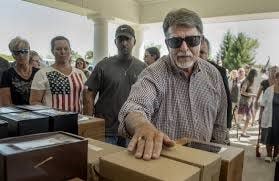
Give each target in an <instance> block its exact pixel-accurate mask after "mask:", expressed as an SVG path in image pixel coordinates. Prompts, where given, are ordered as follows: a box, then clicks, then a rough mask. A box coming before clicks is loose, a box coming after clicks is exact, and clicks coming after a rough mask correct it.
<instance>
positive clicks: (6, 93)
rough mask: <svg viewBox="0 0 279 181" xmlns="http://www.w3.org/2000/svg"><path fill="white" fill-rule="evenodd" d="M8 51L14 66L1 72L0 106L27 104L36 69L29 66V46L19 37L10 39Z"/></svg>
mask: <svg viewBox="0 0 279 181" xmlns="http://www.w3.org/2000/svg"><path fill="white" fill-rule="evenodd" d="M9 49H10V51H11V53H12V56H13V58H14V59H15V66H14V67H11V68H9V69H8V70H6V71H5V72H3V76H2V81H1V85H0V95H1V96H0V106H7V105H11V104H14V105H25V104H29V96H30V88H31V83H32V80H33V78H34V75H35V73H36V72H37V71H38V69H37V68H32V66H31V65H30V64H29V56H30V45H29V43H28V41H27V40H25V39H22V38H21V37H16V38H14V39H12V40H11V41H10V43H9Z"/></svg>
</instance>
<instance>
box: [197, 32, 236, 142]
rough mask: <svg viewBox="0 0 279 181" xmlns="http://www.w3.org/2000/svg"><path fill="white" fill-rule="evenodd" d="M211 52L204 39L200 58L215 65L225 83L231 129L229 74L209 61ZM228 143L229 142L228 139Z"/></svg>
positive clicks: (228, 123)
mask: <svg viewBox="0 0 279 181" xmlns="http://www.w3.org/2000/svg"><path fill="white" fill-rule="evenodd" d="M209 51H210V43H209V41H208V39H207V38H205V37H204V38H203V41H202V42H201V48H200V58H202V59H204V60H207V61H208V62H210V63H211V64H212V65H214V66H215V67H216V68H217V69H218V71H219V72H220V74H221V76H222V79H223V83H224V86H225V90H226V94H227V102H228V109H227V128H231V125H232V101H231V96H230V89H229V83H228V77H227V72H226V69H225V68H223V67H221V66H219V65H217V64H215V63H214V62H212V61H209V59H208V57H209ZM226 141H228V143H229V140H228V139H227V140H226Z"/></svg>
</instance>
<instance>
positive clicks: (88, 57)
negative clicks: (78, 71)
mask: <svg viewBox="0 0 279 181" xmlns="http://www.w3.org/2000/svg"><path fill="white" fill-rule="evenodd" d="M93 57H94V52H93V51H92V50H88V51H87V52H86V53H85V57H84V58H85V60H86V61H88V62H90V63H92V62H93Z"/></svg>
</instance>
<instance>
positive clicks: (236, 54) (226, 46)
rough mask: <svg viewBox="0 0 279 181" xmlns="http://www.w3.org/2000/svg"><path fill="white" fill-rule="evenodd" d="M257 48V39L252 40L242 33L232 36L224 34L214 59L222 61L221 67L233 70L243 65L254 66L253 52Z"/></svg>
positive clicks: (228, 33) (229, 33)
mask: <svg viewBox="0 0 279 181" xmlns="http://www.w3.org/2000/svg"><path fill="white" fill-rule="evenodd" d="M258 47H259V42H258V40H257V39H253V38H250V37H248V36H247V35H245V34H244V33H238V34H237V36H235V35H233V34H232V33H231V32H230V31H228V32H226V33H225V35H224V38H223V42H222V44H221V47H220V50H219V52H218V54H217V57H216V59H217V60H222V62H223V67H225V68H227V69H229V70H233V69H238V68H240V67H243V66H244V65H247V64H248V65H252V64H254V63H255V62H254V59H255V50H256V49H257V48H258Z"/></svg>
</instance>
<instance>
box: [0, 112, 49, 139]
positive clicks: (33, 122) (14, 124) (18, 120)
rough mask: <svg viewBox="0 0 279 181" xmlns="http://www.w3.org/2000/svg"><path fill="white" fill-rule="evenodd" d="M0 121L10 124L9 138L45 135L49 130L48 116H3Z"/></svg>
mask: <svg viewBox="0 0 279 181" xmlns="http://www.w3.org/2000/svg"><path fill="white" fill-rule="evenodd" d="M0 119H2V120H5V121H7V122H8V132H9V136H22V135H28V134H36V133H44V132H48V129H49V118H48V116H43V115H38V114H34V113H32V112H20V113H8V114H1V115H0Z"/></svg>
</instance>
